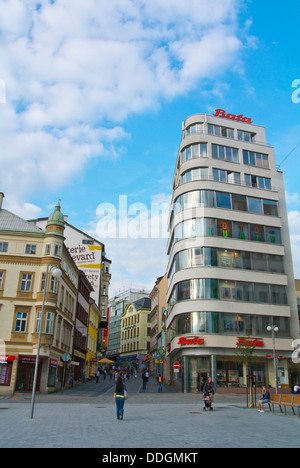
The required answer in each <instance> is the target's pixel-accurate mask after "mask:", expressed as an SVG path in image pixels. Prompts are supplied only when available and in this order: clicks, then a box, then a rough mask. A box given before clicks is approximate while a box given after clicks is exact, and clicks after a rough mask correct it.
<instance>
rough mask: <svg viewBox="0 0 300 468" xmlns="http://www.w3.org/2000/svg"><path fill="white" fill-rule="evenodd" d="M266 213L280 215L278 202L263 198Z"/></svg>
mask: <svg viewBox="0 0 300 468" xmlns="http://www.w3.org/2000/svg"><path fill="white" fill-rule="evenodd" d="M263 207H264V214H265V215H268V216H278V202H277V201H273V200H263Z"/></svg>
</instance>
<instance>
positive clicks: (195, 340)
mask: <svg viewBox="0 0 300 468" xmlns="http://www.w3.org/2000/svg"><path fill="white" fill-rule="evenodd" d="M177 344H178V345H181V346H185V345H203V344H204V339H203V338H199V337H197V336H194V337H191V338H184V337H181V338H179V340H178V343H177Z"/></svg>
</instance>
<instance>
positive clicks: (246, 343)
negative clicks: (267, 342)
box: [237, 338, 264, 348]
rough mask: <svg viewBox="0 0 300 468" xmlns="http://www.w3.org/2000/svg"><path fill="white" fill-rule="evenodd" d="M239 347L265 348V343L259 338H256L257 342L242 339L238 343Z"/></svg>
mask: <svg viewBox="0 0 300 468" xmlns="http://www.w3.org/2000/svg"><path fill="white" fill-rule="evenodd" d="M237 346H253V347H257V348H263V346H264V342H263V341H259V340H258V339H257V338H255V340H246V338H240V339H239V340H238V342H237Z"/></svg>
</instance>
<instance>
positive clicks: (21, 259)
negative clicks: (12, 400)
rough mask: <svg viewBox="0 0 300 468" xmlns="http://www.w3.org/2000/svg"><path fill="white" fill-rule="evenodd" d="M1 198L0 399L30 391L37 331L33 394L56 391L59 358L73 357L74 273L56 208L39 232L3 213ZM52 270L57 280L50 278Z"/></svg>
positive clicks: (75, 278) (60, 218)
mask: <svg viewBox="0 0 300 468" xmlns="http://www.w3.org/2000/svg"><path fill="white" fill-rule="evenodd" d="M3 198H4V195H3V194H2V193H0V345H1V346H0V395H11V394H13V393H14V392H15V391H25V392H28V391H31V390H32V386H33V375H34V367H35V361H36V355H37V345H38V337H39V331H40V329H41V330H42V334H41V347H40V360H39V367H38V380H37V391H42V392H48V391H53V390H55V388H56V387H58V388H60V386H61V383H60V382H61V379H62V373H63V369H64V368H63V362H62V360H61V356H62V355H63V354H64V353H68V354H71V353H72V345H73V327H74V320H75V309H76V298H77V287H78V276H79V272H78V269H77V267H76V265H75V263H74V262H73V260H72V258H71V257H70V254H69V253H68V250H67V248H66V247H65V245H64V235H63V233H64V217H63V215H62V213H61V212H60V205H59V203H58V204H57V205H56V207H55V210H54V212H53V213H52V214H51V215H50V217H49V219H48V222H47V227H46V229H45V230H42V229H40V228H38V227H37V226H35V225H34V224H32V223H29V222H27V221H24V220H23V219H21V218H19V217H18V216H16V215H14V214H13V213H11V212H9V211H7V210H5V209H3V208H2V204H3ZM56 266H59V267H60V269H61V271H62V276H61V278H60V279H59V280H58V279H55V278H54V277H53V276H52V274H51V271H52V270H51V269H52V267H56ZM47 270H48V271H49V274H48V284H47V285H46V284H45V283H46V272H47ZM45 288H46V291H48V292H47V295H46V297H45V299H46V300H45V308H44V314H43V317H42V304H43V298H44V290H45ZM41 322H42V323H41Z"/></svg>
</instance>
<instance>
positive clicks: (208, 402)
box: [203, 393, 214, 411]
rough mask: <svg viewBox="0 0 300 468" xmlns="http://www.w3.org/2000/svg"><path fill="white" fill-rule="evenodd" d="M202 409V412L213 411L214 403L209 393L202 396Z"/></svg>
mask: <svg viewBox="0 0 300 468" xmlns="http://www.w3.org/2000/svg"><path fill="white" fill-rule="evenodd" d="M203 409H204V411H206V410H210V411H213V409H214V403H213V401H212V397H211V395H210V393H204V395H203Z"/></svg>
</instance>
